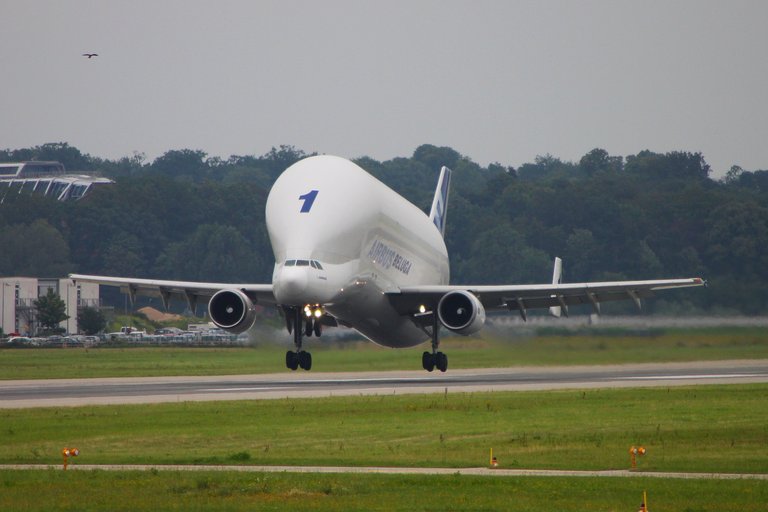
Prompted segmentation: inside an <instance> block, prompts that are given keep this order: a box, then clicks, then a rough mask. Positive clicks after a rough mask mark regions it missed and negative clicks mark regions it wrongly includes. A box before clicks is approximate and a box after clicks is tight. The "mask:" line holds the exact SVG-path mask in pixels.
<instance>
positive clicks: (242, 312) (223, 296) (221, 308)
mask: <svg viewBox="0 0 768 512" xmlns="http://www.w3.org/2000/svg"><path fill="white" fill-rule="evenodd" d="M208 315H209V316H210V317H211V321H213V323H214V324H216V326H218V327H220V328H222V329H224V330H225V331H228V332H231V333H233V334H240V333H241V332H245V331H247V330H248V329H250V328H251V326H252V325H253V322H255V321H256V309H255V308H254V306H253V302H252V301H251V299H249V298H248V296H247V295H246V294H244V293H243V292H241V291H240V290H219V291H218V292H216V293H215V294H214V295H213V297H211V300H210V301H209V302H208Z"/></svg>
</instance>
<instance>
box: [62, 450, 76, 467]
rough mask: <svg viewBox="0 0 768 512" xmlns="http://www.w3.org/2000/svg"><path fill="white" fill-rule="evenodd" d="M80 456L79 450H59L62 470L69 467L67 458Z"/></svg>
mask: <svg viewBox="0 0 768 512" xmlns="http://www.w3.org/2000/svg"><path fill="white" fill-rule="evenodd" d="M78 455H80V450H78V449H77V448H64V449H63V450H61V456H62V457H64V469H65V470H66V469H67V466H68V465H69V458H70V457H77V456H78Z"/></svg>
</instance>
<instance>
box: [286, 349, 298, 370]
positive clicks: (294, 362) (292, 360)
mask: <svg viewBox="0 0 768 512" xmlns="http://www.w3.org/2000/svg"><path fill="white" fill-rule="evenodd" d="M285 366H286V368H288V369H289V370H294V371H295V370H296V368H298V367H299V357H298V354H297V353H296V352H294V351H293V350H289V351H288V352H286V353H285Z"/></svg>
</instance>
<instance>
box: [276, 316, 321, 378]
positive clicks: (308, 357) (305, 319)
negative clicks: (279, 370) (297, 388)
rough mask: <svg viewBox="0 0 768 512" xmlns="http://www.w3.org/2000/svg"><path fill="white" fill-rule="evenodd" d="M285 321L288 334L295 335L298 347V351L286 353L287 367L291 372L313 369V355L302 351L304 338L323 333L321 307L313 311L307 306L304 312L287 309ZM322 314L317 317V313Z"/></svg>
mask: <svg viewBox="0 0 768 512" xmlns="http://www.w3.org/2000/svg"><path fill="white" fill-rule="evenodd" d="M284 311H285V320H286V326H287V327H288V332H289V333H290V332H292V333H293V344H294V346H295V347H296V351H295V352H294V351H293V350H289V351H288V352H286V353H285V366H286V368H288V369H289V370H296V369H297V368H299V367H301V369H302V370H311V369H312V354H310V353H309V352H307V351H306V350H302V348H301V344H302V337H303V336H304V335H306V336H312V334H314V335H315V336H320V335H321V334H322V332H323V326H322V324H321V323H320V318H321V316H322V311H321V310H320V309H319V306H318V307H316V309H314V310H312V309H311V308H310V307H309V306H305V307H304V310H303V311H302V310H301V309H300V308H298V307H292V308H287V307H286V308H285V309H284ZM318 311H319V312H320V314H319V315H316V314H315V313H316V312H318Z"/></svg>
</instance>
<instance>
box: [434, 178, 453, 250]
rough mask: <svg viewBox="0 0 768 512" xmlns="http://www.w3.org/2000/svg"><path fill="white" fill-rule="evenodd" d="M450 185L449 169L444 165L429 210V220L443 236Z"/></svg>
mask: <svg viewBox="0 0 768 512" xmlns="http://www.w3.org/2000/svg"><path fill="white" fill-rule="evenodd" d="M450 185H451V170H450V169H449V168H447V167H445V166H443V168H442V169H440V178H439V179H438V180H437V188H436V189H435V198H434V199H433V200H432V209H431V210H430V212H429V218H430V220H431V221H432V222H433V223H434V224H435V226H437V229H438V230H439V231H440V234H441V235H443V236H445V217H446V214H447V213H448V191H449V189H450Z"/></svg>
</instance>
